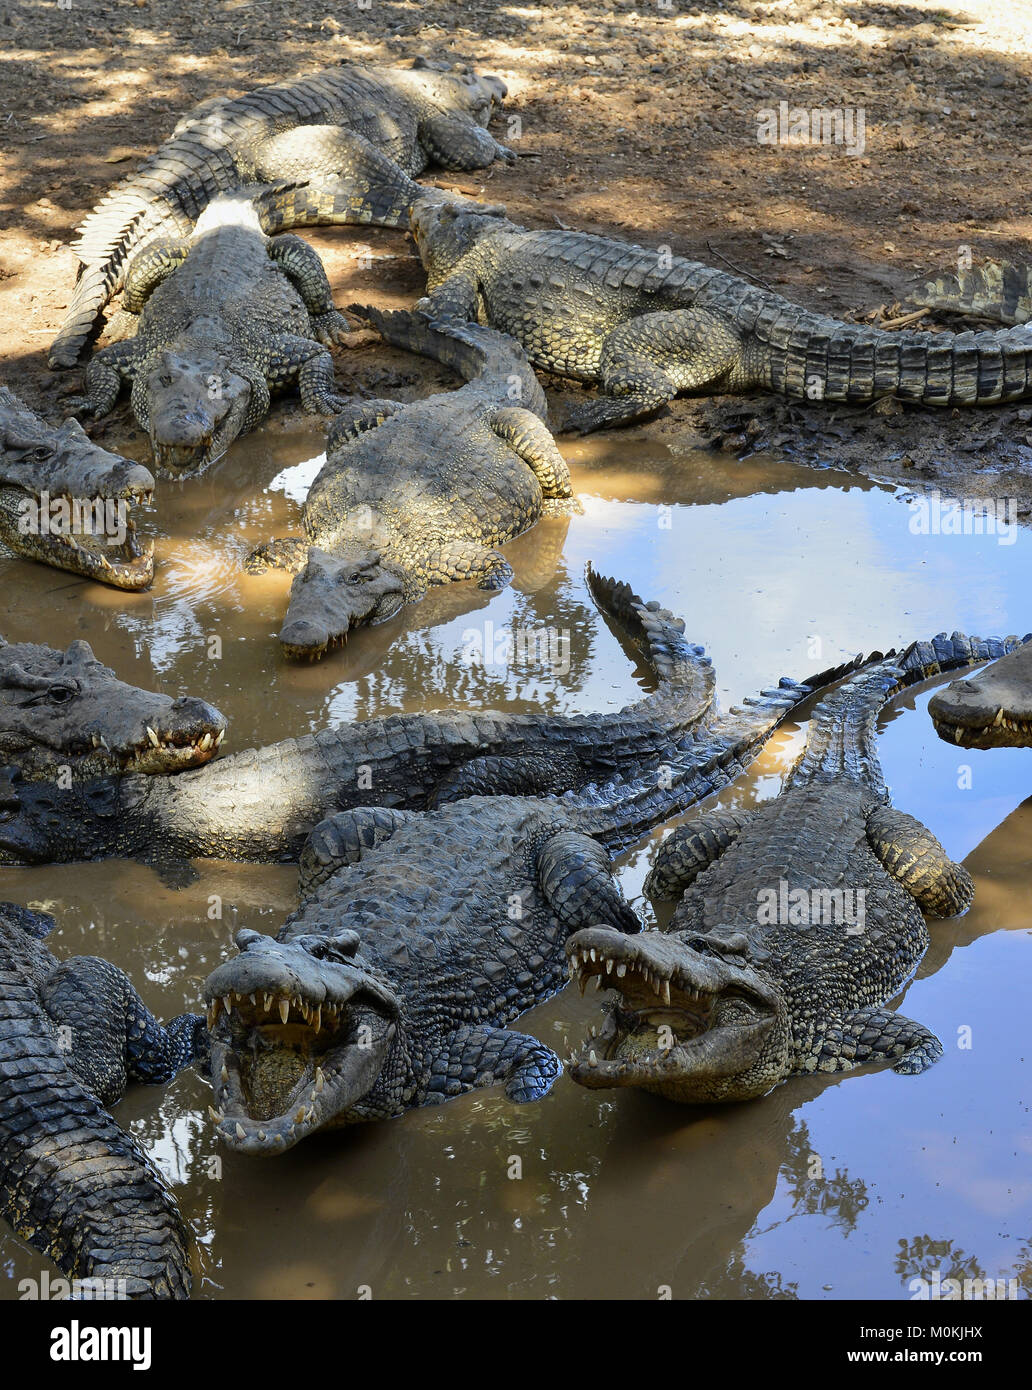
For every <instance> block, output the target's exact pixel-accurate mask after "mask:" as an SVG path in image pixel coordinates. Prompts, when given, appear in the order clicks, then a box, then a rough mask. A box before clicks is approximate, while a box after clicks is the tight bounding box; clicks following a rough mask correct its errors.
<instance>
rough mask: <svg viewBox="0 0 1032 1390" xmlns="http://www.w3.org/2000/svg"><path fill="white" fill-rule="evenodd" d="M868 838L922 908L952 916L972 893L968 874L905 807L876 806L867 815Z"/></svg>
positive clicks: (964, 906)
mask: <svg viewBox="0 0 1032 1390" xmlns="http://www.w3.org/2000/svg"><path fill="white" fill-rule="evenodd" d="M867 839H868V841H869V843H870V845H871V848H872V849H873V850H874V852H875V854H876V855H877V856H878V858H879V859H880V860H881V862H882V864H883V865H884V866H885V869H886V870H887V872H888V873H890V874H891V875H892V877H893V878H894V879H896V880H897V882H898V883H901V884H902V885H903V887H904V888H905V889H906V890H907V892H908V893H909V894H910V895H911V897H912V898H913V899H914V900H915V902H916V903H917V905H918V907H919V908H920V909H921V911H922V912H927V913H930V914H931V915H932V916H933V917H954V916H956V915H957V913H959V912H966V911H967V909H968V908H969V907H970V906H971V902H972V899H973V898H974V895H975V886H974V884H973V883H972V882H971V875H970V874H969V873H968V871H967V869H965V868H964V867H963V865H961V864H955V863H954V862H953V860H952V859H951V858H950V857H949V855H948V854H947V853H946V851H945V850H944V849H943V847H942V845H941V844H940V843H939V841H938V840H937V839H936V838H935V836H934V835H933V834H932V832H931V831H930V830H929V829H927V827H926V826H923V825H922V824H921V822H920V821H919V820H916V819H915V818H914V817H913V816H908V815H907V813H906V812H905V811H897V810H896V809H895V807H892V806H879V807H877V808H876V809H875V810H874V811H872V812H871V814H870V816H869V817H868V818H867Z"/></svg>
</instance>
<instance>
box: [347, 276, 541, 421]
mask: <svg viewBox="0 0 1032 1390" xmlns="http://www.w3.org/2000/svg"><path fill="white" fill-rule="evenodd" d="M348 312H349V313H354V314H356V315H358V316H359V317H360V318H364V319H365V320H366V322H367V323H370V324H371V325H372V326H373V327H374V328H375V329H376V331H377V332H378V333H379V334H380V337H381V338H383V339H384V341H385V342H388V343H391V344H392V345H393V346H394V347H400V348H404V349H405V350H406V351H407V352H418V353H419V354H420V355H421V356H422V357H432V358H433V359H434V361H435V362H443V363H444V365H445V366H446V367H451V368H452V370H453V371H455V372H457V373H458V374H459V376H461V377H462V378H463V379H464V380H465V381H480V382H483V383H485V385H486V384H488V383H489V382H496V383H497V387H498V396H499V403H500V404H503V403H504V404H507V405H518V406H522V407H523V408H524V409H526V410H532V411H533V412H534V414H535V415H538V416H540V417H541V419H544V418H545V414H546V411H547V408H548V407H547V403H546V401H545V393H544V391H543V390H542V388H541V383H540V382H539V381H538V379H537V377H536V376H535V374H534V369H533V368H532V367H531V365H530V363H529V362H528V360H527V354H526V353H525V352H524V350H523V348H522V347H521V346H520V344H519V343H517V342H516V340H515V338H510V337H509V335H508V334H507V333H499V332H498V331H497V330H496V329H494V328H484V327H482V326H481V325H480V324H476V323H460V322H459V320H457V319H435V320H430V319H427V318H424V317H423V316H422V315H421V314H412V313H409V312H408V311H407V310H404V309H399V310H395V311H387V310H381V309H373V308H369V307H365V306H363V305H357V304H352V305H349V306H348Z"/></svg>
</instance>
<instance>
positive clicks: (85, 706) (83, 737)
mask: <svg viewBox="0 0 1032 1390" xmlns="http://www.w3.org/2000/svg"><path fill="white" fill-rule="evenodd" d="M225 734H226V721H225V720H224V719H223V717H222V715H221V714H220V713H219V712H218V710H217V709H213V708H212V706H211V705H209V704H206V703H205V702H204V701H203V700H197V699H194V698H193V697H191V696H184V697H182V698H180V699H177V700H174V699H172V698H171V697H170V696H168V695H159V694H158V693H157V692H155V691H151V690H142V689H140V688H139V687H138V686H134V685H127V684H125V682H123V681H120V680H119V679H118V678H117V677H116V676H115V673H114V672H113V671H111V670H109V669H108V668H107V667H106V666H104V665H102V664H101V663H100V662H99V661H98V660H97V658H96V657H95V656H94V655H93V652H92V650H91V648H90V647H89V645H88V643H86V642H73V643H72V644H71V646H70V647H68V649H67V650H66V651H63V652H62V651H57V650H56V649H55V648H53V647H42V646H36V645H35V644H33V643H29V642H19V643H14V644H8V643H6V642H4V640H3V639H2V638H0V762H4V763H7V764H8V765H11V766H17V767H19V768H20V769H21V770H22V772H23V774H24V775H25V776H26V777H29V778H32V779H35V780H45V781H50V780H56V779H57V778H58V777H60V775H61V773H62V770H63V769H68V770H69V771H70V773H71V775H72V776H73V777H76V778H87V777H99V776H104V775H107V774H110V773H127V772H154V773H164V772H179V771H180V770H181V769H183V768H188V767H198V766H199V765H200V764H201V763H206V762H207V761H208V759H209V758H211V757H213V756H214V754H215V751H216V750H217V748H218V747H219V745H220V744H221V743H222V740H223V738H224V737H225Z"/></svg>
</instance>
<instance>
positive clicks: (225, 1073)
mask: <svg viewBox="0 0 1032 1390" xmlns="http://www.w3.org/2000/svg"><path fill="white" fill-rule="evenodd" d="M221 1080H222V1084H223V1086H225V1085H226V1083H227V1082H228V1081H229V1068H228V1067H227V1066H226V1064H225V1062H223V1063H222V1072H221Z"/></svg>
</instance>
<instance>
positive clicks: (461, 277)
mask: <svg viewBox="0 0 1032 1390" xmlns="http://www.w3.org/2000/svg"><path fill="white" fill-rule="evenodd" d="M479 304H480V280H479V277H478V276H477V273H476V271H475V270H473V269H471V268H469V267H467V268H466V269H464V270H456V271H453V272H452V274H451V275H447V276H446V277H445V278H444V279H443V280H442V281H441V283H440V284H439V285H435V286H434V287H433V288H432V289H430V291H429V293H427V294H426V295H424V296H423V298H422V299H419V300H417V301H416V312H417V313H419V314H422V315H423V317H424V318H425V319H428V320H429V321H430V323H431V324H433V323H436V322H437V321H438V320H447V319H458V320H459V322H460V323H476V322H477V311H478V308H479Z"/></svg>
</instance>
